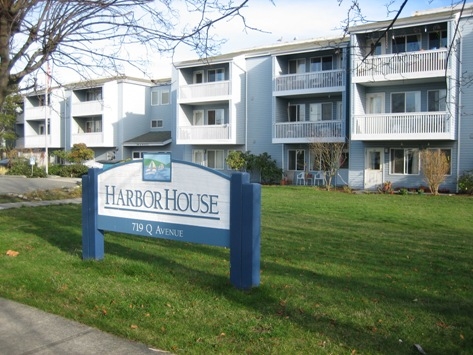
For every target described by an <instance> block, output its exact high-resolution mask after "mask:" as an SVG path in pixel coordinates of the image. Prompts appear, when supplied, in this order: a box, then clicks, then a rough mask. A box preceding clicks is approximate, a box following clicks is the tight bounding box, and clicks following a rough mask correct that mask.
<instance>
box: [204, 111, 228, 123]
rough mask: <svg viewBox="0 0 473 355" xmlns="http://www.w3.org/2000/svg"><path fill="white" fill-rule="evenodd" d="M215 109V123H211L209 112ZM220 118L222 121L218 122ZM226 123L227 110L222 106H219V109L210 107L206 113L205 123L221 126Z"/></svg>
mask: <svg viewBox="0 0 473 355" xmlns="http://www.w3.org/2000/svg"><path fill="white" fill-rule="evenodd" d="M211 111H215V124H210V123H209V112H211ZM219 118H220V120H221V122H218V119H219ZM224 123H225V110H224V109H222V108H217V109H209V110H207V111H206V114H205V124H206V125H209V126H221V125H223V124H224Z"/></svg>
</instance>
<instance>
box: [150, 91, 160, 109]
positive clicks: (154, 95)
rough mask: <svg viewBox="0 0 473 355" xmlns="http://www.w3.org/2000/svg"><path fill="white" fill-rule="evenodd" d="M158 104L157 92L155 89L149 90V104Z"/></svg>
mask: <svg viewBox="0 0 473 355" xmlns="http://www.w3.org/2000/svg"><path fill="white" fill-rule="evenodd" d="M157 105H159V93H158V92H157V91H151V106H157Z"/></svg>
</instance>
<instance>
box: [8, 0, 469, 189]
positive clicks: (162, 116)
mask: <svg viewBox="0 0 473 355" xmlns="http://www.w3.org/2000/svg"><path fill="white" fill-rule="evenodd" d="M472 11H473V6H472V5H471V4H470V5H468V6H466V7H465V8H464V9H463V10H462V9H461V8H460V7H458V8H451V7H449V8H443V9H438V10H432V11H428V12H417V13H415V14H414V15H413V16H410V17H406V18H399V19H397V20H396V22H395V23H394V24H392V23H391V22H390V21H385V22H377V23H370V24H366V25H360V26H356V27H352V28H350V31H349V36H346V37H344V38H322V39H313V40H305V41H294V42H290V43H279V44H277V45H270V46H264V47H259V48H253V49H249V50H244V51H240V52H235V53H227V54H223V55H220V56H215V57H212V58H206V59H204V60H201V59H198V60H189V61H183V62H180V63H176V64H175V66H174V68H173V73H172V78H171V79H163V80H159V81H145V80H139V79H133V78H128V77H117V78H109V79H103V80H97V81H92V82H87V83H77V84H73V85H68V86H67V87H66V88H65V90H64V89H62V88H61V89H54V90H52V91H51V94H50V95H51V97H50V102H51V108H50V109H45V107H44V106H42V102H43V101H44V93H39V94H34V95H28V96H27V97H26V99H25V110H24V118H23V120H22V123H21V122H20V123H18V127H19V128H20V130H22V131H23V132H24V135H23V136H22V137H21V138H19V139H18V142H17V146H19V147H24V148H34V149H37V150H39V151H41V149H43V150H44V147H45V145H46V141H45V135H44V132H45V122H46V121H45V117H49V128H48V129H49V130H50V134H49V136H48V141H47V146H48V147H49V148H50V149H70V147H71V146H72V145H73V144H75V143H85V144H86V145H87V146H88V147H90V148H92V149H93V150H94V152H95V159H96V160H98V161H103V160H105V161H110V160H122V159H128V158H132V159H139V158H141V157H142V155H143V153H144V152H158V151H166V152H172V154H173V158H175V159H182V160H187V161H192V162H194V163H198V164H202V165H205V166H207V167H209V168H213V169H217V170H221V171H223V172H227V173H229V172H230V170H229V168H228V167H227V165H226V163H225V158H226V157H227V156H228V153H229V152H231V151H233V150H241V151H245V152H247V151H249V152H251V153H253V154H256V155H258V154H262V153H268V154H269V155H271V157H272V158H273V159H275V160H276V162H277V164H278V166H279V167H281V169H282V170H283V171H284V174H285V175H286V176H287V178H288V179H289V180H291V181H292V182H293V183H297V182H299V181H298V177H299V176H301V173H304V172H308V173H310V172H316V171H319V170H323V167H324V164H323V162H320V161H317V159H315V156H314V154H313V152H312V150H311V145H312V144H313V143H314V142H332V143H344V144H345V150H344V154H343V157H342V161H341V163H342V168H341V169H340V171H339V173H338V175H337V176H336V177H335V180H334V181H333V183H335V184H336V185H349V186H350V187H351V188H353V189H367V190H370V189H376V187H377V186H379V185H380V184H382V183H383V182H385V181H390V182H392V183H393V186H394V187H406V188H418V187H420V186H425V185H426V183H425V181H424V179H423V175H422V172H421V160H420V152H421V151H422V150H423V149H435V150H441V151H443V152H444V153H445V154H446V155H447V157H448V159H449V162H450V171H449V174H448V176H447V179H446V181H445V183H444V184H442V186H441V189H442V190H444V191H450V192H455V191H456V190H457V179H458V177H459V175H460V174H461V173H462V172H463V171H466V170H472V169H473V155H472V154H471V152H472V149H473V120H472V119H471V117H473V116H472V113H473V102H472V101H473V100H469V99H468V98H469V97H472V94H473V92H471V90H473V88H472V87H471V85H469V83H470V82H471V77H472V74H473V70H472V69H473V62H472V61H473V59H470V58H473V55H472V54H473V38H472V30H473V28H472V19H473V17H472ZM312 182H313V181H312Z"/></svg>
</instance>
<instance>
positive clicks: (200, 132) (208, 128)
mask: <svg viewBox="0 0 473 355" xmlns="http://www.w3.org/2000/svg"><path fill="white" fill-rule="evenodd" d="M230 138H231V129H230V125H229V124H223V125H204V126H185V127H179V129H178V139H180V140H187V141H191V140H209V141H211V140H227V139H230Z"/></svg>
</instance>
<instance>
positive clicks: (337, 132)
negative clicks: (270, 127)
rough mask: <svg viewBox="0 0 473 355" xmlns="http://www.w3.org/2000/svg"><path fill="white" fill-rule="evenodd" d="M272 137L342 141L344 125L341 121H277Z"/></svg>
mask: <svg viewBox="0 0 473 355" xmlns="http://www.w3.org/2000/svg"><path fill="white" fill-rule="evenodd" d="M273 139H276V140H285V141H287V142H289V141H295V142H296V141H300V140H301V139H302V140H304V141H306V142H312V141H314V142H315V141H319V140H323V141H343V140H344V139H345V125H344V123H343V121H317V122H313V121H309V122H279V123H276V124H275V125H274V134H273Z"/></svg>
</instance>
